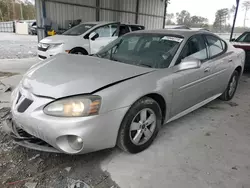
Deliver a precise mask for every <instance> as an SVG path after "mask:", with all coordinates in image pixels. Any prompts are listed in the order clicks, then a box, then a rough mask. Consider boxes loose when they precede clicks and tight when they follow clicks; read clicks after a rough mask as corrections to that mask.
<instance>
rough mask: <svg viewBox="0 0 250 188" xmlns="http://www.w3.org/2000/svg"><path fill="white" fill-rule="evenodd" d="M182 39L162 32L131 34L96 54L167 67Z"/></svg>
mask: <svg viewBox="0 0 250 188" xmlns="http://www.w3.org/2000/svg"><path fill="white" fill-rule="evenodd" d="M182 40H183V38H181V37H173V36H167V35H162V34H154V35H152V34H141V33H140V34H133V35H132V34H130V35H125V36H123V37H120V38H119V39H117V40H115V41H114V42H112V43H110V44H109V45H107V46H106V47H104V48H103V49H102V50H101V51H100V52H98V53H97V54H96V56H97V57H100V58H106V59H111V60H114V61H116V62H122V63H126V64H132V65H137V66H144V67H152V68H167V67H169V65H170V63H171V61H172V59H173V57H174V56H175V54H176V51H177V50H178V48H179V46H180V43H181V42H182Z"/></svg>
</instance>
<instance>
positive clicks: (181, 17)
mask: <svg viewBox="0 0 250 188" xmlns="http://www.w3.org/2000/svg"><path fill="white" fill-rule="evenodd" d="M190 17H191V15H190V13H189V12H188V11H186V10H182V11H181V12H180V13H176V20H177V24H178V25H186V26H190V24H191V22H190V21H191V18H190Z"/></svg>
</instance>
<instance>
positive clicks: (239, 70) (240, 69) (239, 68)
mask: <svg viewBox="0 0 250 188" xmlns="http://www.w3.org/2000/svg"><path fill="white" fill-rule="evenodd" d="M235 70H236V71H238V73H239V74H240V75H241V74H242V67H241V66H238V67H236V69H235Z"/></svg>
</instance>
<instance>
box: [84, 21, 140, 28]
mask: <svg viewBox="0 0 250 188" xmlns="http://www.w3.org/2000/svg"><path fill="white" fill-rule="evenodd" d="M109 23H116V22H115V21H110V22H105V21H99V22H81V24H94V25H104V24H109ZM120 23H121V22H120ZM121 25H129V26H139V27H145V26H143V25H140V24H130V23H121Z"/></svg>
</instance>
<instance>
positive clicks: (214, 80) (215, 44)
mask: <svg viewBox="0 0 250 188" xmlns="http://www.w3.org/2000/svg"><path fill="white" fill-rule="evenodd" d="M204 37H205V39H206V43H207V46H208V51H209V60H208V61H207V62H206V63H205V64H204V71H205V73H206V79H207V80H208V82H207V85H206V88H207V96H206V97H207V98H209V97H210V96H213V95H216V94H220V93H223V92H224V90H225V89H226V86H227V83H228V81H229V78H230V75H231V68H230V67H231V64H232V63H233V62H232V61H233V59H232V56H233V53H232V52H227V44H226V43H225V42H224V41H223V40H221V39H220V38H219V37H216V36H214V35H204Z"/></svg>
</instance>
